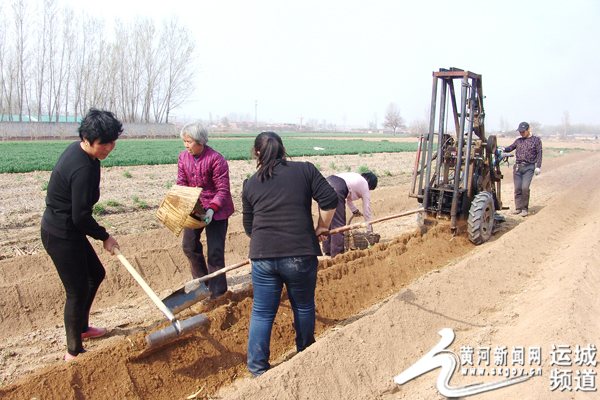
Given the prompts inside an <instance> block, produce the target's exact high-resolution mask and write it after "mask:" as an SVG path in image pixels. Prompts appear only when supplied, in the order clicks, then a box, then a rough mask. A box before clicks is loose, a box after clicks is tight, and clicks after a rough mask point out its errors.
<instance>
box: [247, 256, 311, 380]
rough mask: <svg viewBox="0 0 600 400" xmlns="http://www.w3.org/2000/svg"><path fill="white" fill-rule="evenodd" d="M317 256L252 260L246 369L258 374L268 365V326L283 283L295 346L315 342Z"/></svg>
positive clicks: (276, 305) (265, 369)
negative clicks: (289, 307)
mask: <svg viewBox="0 0 600 400" xmlns="http://www.w3.org/2000/svg"><path fill="white" fill-rule="evenodd" d="M318 266H319V260H318V259H317V257H316V256H309V257H286V258H265V259H256V260H252V286H253V290H254V303H253V305H252V318H251V319H250V328H249V333H248V370H249V371H250V373H251V374H252V375H253V376H255V377H257V376H259V375H261V374H263V373H264V372H266V371H267V370H268V369H269V368H270V365H269V357H270V355H271V350H270V347H269V346H270V343H271V329H272V328H273V321H274V320H275V315H276V314H277V309H278V308H279V302H280V300H281V291H282V289H283V284H284V283H285V286H286V288H287V293H288V297H289V299H290V304H291V306H292V310H293V312H294V327H295V329H296V349H297V351H298V352H300V351H302V350H304V349H305V348H307V347H308V346H310V345H311V344H313V343H314V342H315V336H314V335H315V287H316V285H317V267H318Z"/></svg>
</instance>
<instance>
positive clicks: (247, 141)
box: [0, 137, 417, 173]
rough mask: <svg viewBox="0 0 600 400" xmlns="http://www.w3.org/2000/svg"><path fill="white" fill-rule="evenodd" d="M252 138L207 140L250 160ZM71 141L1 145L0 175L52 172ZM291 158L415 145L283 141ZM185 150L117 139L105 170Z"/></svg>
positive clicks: (170, 159)
mask: <svg viewBox="0 0 600 400" xmlns="http://www.w3.org/2000/svg"><path fill="white" fill-rule="evenodd" d="M253 141H254V137H249V138H236V139H210V141H209V143H208V145H209V146H210V147H212V148H213V149H215V150H216V151H218V152H219V153H221V154H223V156H225V158H226V159H228V160H245V159H249V158H250V149H251V148H252V144H253ZM70 143H71V142H70V141H27V142H0V173H17V172H32V171H51V170H52V168H53V167H54V164H56V160H58V157H59V156H60V154H61V153H62V152H63V150H64V149H65V148H66V147H67V145H69V144H70ZM283 144H284V146H285V148H286V151H287V153H288V155H289V156H290V157H300V156H313V155H338V154H370V153H397V152H403V151H416V148H417V144H416V143H401V142H389V141H387V140H382V141H366V140H362V139H352V140H333V139H318V138H311V139H308V138H307V139H304V138H285V137H284V138H283ZM183 150H184V147H183V143H182V141H181V140H180V139H156V140H149V139H140V140H137V139H129V140H119V141H117V145H116V147H115V149H114V150H113V151H112V153H110V155H109V156H108V157H107V158H106V160H104V161H102V165H103V166H105V167H112V166H129V165H159V164H175V163H177V158H178V156H179V153H180V152H181V151H183Z"/></svg>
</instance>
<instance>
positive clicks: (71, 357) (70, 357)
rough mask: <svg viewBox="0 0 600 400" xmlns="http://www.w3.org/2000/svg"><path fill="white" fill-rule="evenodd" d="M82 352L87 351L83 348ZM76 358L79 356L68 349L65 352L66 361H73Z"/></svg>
mask: <svg viewBox="0 0 600 400" xmlns="http://www.w3.org/2000/svg"><path fill="white" fill-rule="evenodd" d="M82 353H85V350H82V351H81V353H79V354H82ZM76 358H77V356H74V355H72V354H71V353H69V352H68V351H67V352H66V353H65V361H66V362H71V361H73V360H74V359H76Z"/></svg>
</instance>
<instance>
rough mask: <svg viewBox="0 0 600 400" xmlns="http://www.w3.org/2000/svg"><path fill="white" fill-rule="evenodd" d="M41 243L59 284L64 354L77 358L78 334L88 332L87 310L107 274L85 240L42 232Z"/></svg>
mask: <svg viewBox="0 0 600 400" xmlns="http://www.w3.org/2000/svg"><path fill="white" fill-rule="evenodd" d="M41 235H42V243H43V245H44V248H45V249H46V252H47V253H48V255H49V256H50V258H51V259H52V262H54V266H55V267H56V270H57V271H58V276H59V277H60V280H61V281H62V284H63V286H64V287H65V291H66V292H67V300H66V302H65V316H64V318H65V330H66V332H67V350H68V352H69V354H71V355H73V356H76V355H77V354H79V353H81V352H82V351H83V345H82V343H81V334H82V333H83V332H86V331H87V330H88V328H89V316H90V309H91V308H92V302H93V301H94V298H95V297H96V292H97V291H98V287H100V283H102V281H103V280H104V276H105V275H106V271H105V270H104V267H103V266H102V263H101V262H100V260H99V259H98V255H97V254H96V252H95V251H94V248H93V247H92V245H91V244H90V242H89V240H88V239H87V237H86V236H81V237H80V238H78V239H63V238H59V237H57V236H54V235H52V234H51V233H50V232H48V231H46V230H45V229H42V231H41Z"/></svg>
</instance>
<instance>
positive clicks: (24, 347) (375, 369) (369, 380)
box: [0, 139, 600, 399]
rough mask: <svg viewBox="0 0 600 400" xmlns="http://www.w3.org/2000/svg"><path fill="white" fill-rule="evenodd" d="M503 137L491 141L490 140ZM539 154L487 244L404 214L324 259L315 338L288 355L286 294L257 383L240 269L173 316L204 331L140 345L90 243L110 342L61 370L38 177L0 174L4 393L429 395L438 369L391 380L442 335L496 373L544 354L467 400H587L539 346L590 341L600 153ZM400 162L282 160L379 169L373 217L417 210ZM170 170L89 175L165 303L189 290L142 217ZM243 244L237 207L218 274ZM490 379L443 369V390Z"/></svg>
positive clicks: (59, 293)
mask: <svg viewBox="0 0 600 400" xmlns="http://www.w3.org/2000/svg"><path fill="white" fill-rule="evenodd" d="M503 141H506V142H507V143H503ZM510 142H511V141H510V140H508V139H505V140H500V145H508V144H510ZM544 146H545V154H546V155H547V157H545V160H544V163H543V166H542V173H541V174H540V175H539V176H537V177H535V178H534V181H533V184H532V197H531V202H530V204H531V206H530V207H531V208H530V215H529V216H528V217H527V218H523V217H520V216H515V215H511V214H510V213H509V211H510V210H502V211H501V212H500V213H501V214H503V215H504V216H505V217H506V221H505V222H503V223H501V224H499V225H498V229H497V230H496V232H495V233H494V235H493V236H492V238H491V239H490V241H488V242H487V243H484V244H482V245H480V246H474V245H473V244H472V243H471V242H469V241H468V239H467V237H466V234H465V232H463V231H462V230H461V231H459V234H458V235H453V234H452V232H451V231H450V229H449V226H448V224H447V223H445V222H443V221H440V223H438V224H437V225H435V226H432V227H430V228H429V229H428V230H427V231H425V230H421V229H420V228H419V226H418V224H417V220H416V218H415V217H414V216H410V217H404V218H399V219H392V220H388V221H385V222H381V223H379V224H376V225H374V226H373V227H374V231H375V232H376V233H379V234H380V235H381V241H380V243H378V244H376V245H374V246H373V247H371V248H370V249H366V250H358V251H351V252H348V253H345V254H341V255H339V256H337V257H336V258H334V259H330V258H328V257H321V259H320V264H319V278H318V283H317V293H316V296H315V300H316V307H317V326H316V335H317V342H316V343H315V344H314V345H312V346H311V347H309V348H308V349H307V350H305V351H304V352H302V353H300V354H295V350H294V348H295V345H294V329H293V326H292V322H293V316H292V313H291V308H290V305H289V302H288V301H287V297H286V295H285V293H284V295H283V301H282V304H281V307H280V309H279V313H278V315H277V318H276V321H275V324H274V328H273V336H272V343H271V363H272V366H273V368H272V369H271V370H269V371H268V372H267V373H265V374H264V375H262V376H261V377H260V378H258V379H251V378H250V377H249V373H248V370H247V368H246V365H245V362H246V343H247V334H248V325H249V319H250V312H251V308H252V287H251V284H250V275H249V274H250V267H248V266H245V267H241V268H239V269H236V270H234V271H231V272H229V273H228V274H227V279H228V284H229V292H228V293H227V294H226V295H225V296H223V297H221V298H219V299H216V300H205V301H203V302H201V303H198V304H196V305H194V306H192V307H190V308H189V309H187V310H185V311H183V312H182V313H180V314H179V315H178V317H179V318H180V319H185V318H187V317H190V316H193V315H196V314H198V313H206V315H207V317H208V323H207V324H206V325H204V326H203V327H202V328H200V329H199V330H197V331H195V332H193V333H192V334H190V335H187V336H185V337H183V338H181V339H178V340H176V341H174V342H172V343H169V344H167V345H165V346H163V347H160V348H158V349H153V350H150V351H148V350H146V351H145V350H144V347H145V339H144V337H145V336H146V335H147V334H148V333H150V332H152V331H154V330H156V329H158V328H161V327H164V326H167V325H168V322H166V320H165V318H164V317H163V315H162V313H161V312H160V311H159V310H158V309H157V307H156V306H155V305H154V303H152V302H151V301H150V299H149V298H148V296H147V295H146V294H145V293H144V292H143V290H142V289H141V288H140V287H139V285H138V284H137V283H136V282H135V281H134V280H133V278H132V277H131V276H130V275H129V274H128V272H127V270H126V269H125V268H124V267H123V266H122V265H121V264H120V263H119V261H118V260H117V259H116V258H114V257H112V256H110V255H109V254H108V253H107V252H105V251H104V250H102V248H101V246H100V243H97V242H95V243H94V246H95V247H96V250H97V252H98V254H99V256H100V258H101V260H102V262H103V264H104V266H105V268H106V271H107V275H106V279H105V281H104V282H103V283H102V285H101V287H100V291H99V293H98V296H97V298H96V301H95V303H94V306H93V308H92V313H91V323H92V325H93V326H104V327H106V328H107V329H108V331H109V333H108V335H107V336H106V337H103V338H99V339H93V340H86V341H85V343H84V346H85V348H86V349H87V350H88V352H87V353H85V354H82V355H80V356H79V357H78V358H77V360H76V361H74V362H71V363H66V362H64V361H63V360H62V358H63V356H64V353H65V338H64V326H63V322H62V309H63V306H64V289H63V288H62V285H61V283H60V280H59V279H58V276H57V274H56V272H55V269H54V266H53V264H52V262H51V260H50V259H49V257H48V256H47V254H46V253H45V252H44V250H43V248H42V247H41V245H40V242H39V222H40V218H41V214H42V212H43V210H44V198H45V192H44V191H43V190H42V187H43V185H44V183H45V182H47V180H48V178H49V175H50V173H49V172H34V173H28V174H3V175H0V224H1V229H0V259H1V260H0V285H1V288H0V305H1V307H0V354H1V355H0V382H1V384H2V385H1V386H0V397H1V398H3V399H33V398H37V399H116V398H118V399H194V398H198V399H225V398H226V399H266V398H278V399H330V398H334V399H401V398H407V399H417V398H418V399H439V398H443V396H441V395H440V394H439V392H438V390H437V386H436V383H435V382H436V380H437V376H438V374H439V370H435V371H432V372H430V373H428V374H425V375H423V376H420V377H418V378H415V379H413V380H411V381H409V382H407V383H406V384H404V385H397V384H396V383H394V377H395V376H396V375H398V374H400V373H401V372H403V371H404V370H406V369H407V368H409V367H410V366H411V365H413V364H414V363H416V362H417V361H418V360H419V359H420V358H421V357H422V356H423V355H425V354H426V353H427V352H428V351H430V350H431V349H432V348H433V346H435V345H436V344H437V343H438V342H439V340H440V336H439V335H438V332H440V331H441V330H442V329H443V328H451V329H452V330H453V331H454V333H455V334H456V339H455V342H454V343H453V344H452V345H450V346H449V347H448V349H449V350H451V351H453V352H454V353H456V354H458V355H459V360H458V361H461V359H460V355H462V353H461V350H462V348H463V346H471V347H474V348H475V354H477V349H478V347H479V346H487V347H491V348H492V349H494V348H495V347H496V346H500V347H502V346H506V347H507V349H508V351H509V361H510V351H511V350H512V349H513V347H515V346H524V347H525V348H526V349H528V348H531V347H541V349H542V353H541V355H542V357H541V358H542V359H541V366H539V368H540V371H541V376H536V377H534V378H532V379H530V380H528V381H526V382H524V383H519V384H515V385H512V386H509V387H507V388H503V389H498V390H494V391H489V392H486V393H483V394H480V395H479V396H480V397H481V398H485V399H506V398H519V397H520V398H526V399H537V398H540V399H542V398H543V399H546V398H548V397H551V398H552V399H554V398H556V399H563V398H565V399H566V398H569V399H572V398H582V399H591V398H594V397H593V396H594V394H593V393H588V392H586V391H584V390H576V389H575V388H576V379H575V378H576V377H577V376H578V375H577V372H580V373H581V372H583V370H584V368H587V369H589V370H594V371H595V372H597V368H596V367H595V365H594V366H593V367H592V366H590V367H586V366H585V365H584V366H583V367H582V366H579V365H577V364H575V363H573V364H572V366H571V367H569V368H568V369H570V370H571V371H572V375H573V380H572V390H566V389H565V388H564V387H560V388H558V389H556V390H551V384H552V383H553V382H555V380H552V379H551V375H552V374H553V370H555V369H557V366H556V365H555V364H556V363H553V362H552V361H553V358H552V353H551V351H552V347H553V345H554V346H561V345H568V346H570V348H571V349H572V358H573V360H575V348H576V346H577V345H579V346H581V347H582V348H584V347H586V346H588V345H589V344H595V345H598V344H599V342H600V341H599V340H598V339H599V335H598V332H599V331H600V322H598V318H597V315H598V313H599V312H600V300H599V299H598V296H597V295H596V293H595V291H596V288H597V287H598V285H599V284H600V272H599V270H598V267H599V264H600V246H599V245H598V239H597V238H598V237H599V234H600V223H599V221H600V209H598V207H596V204H598V201H600V177H599V176H598V174H597V171H598V169H599V168H600V153H598V152H597V150H598V145H597V144H595V143H591V144H584V143H575V144H574V143H568V142H557V143H553V142H550V141H544ZM569 148H571V149H573V148H578V149H580V150H578V151H573V150H566V149H569ZM559 149H560V150H564V152H563V154H560V150H559ZM581 149H584V150H581ZM414 157H415V154H414V153H395V154H373V155H372V156H369V155H367V156H362V157H360V156H358V155H356V156H330V157H309V158H296V160H308V161H311V162H313V163H318V164H319V165H320V168H321V171H322V173H323V174H324V175H325V176H327V175H329V174H332V173H336V172H341V171H345V170H346V166H349V167H350V168H351V169H352V170H353V171H356V170H357V169H358V167H359V166H361V165H366V166H368V167H369V168H371V169H372V170H375V171H376V172H377V173H378V175H379V186H378V188H377V189H376V190H375V191H373V192H372V209H373V217H374V218H381V217H384V216H388V215H394V214H397V213H400V212H403V211H407V210H412V209H415V208H417V207H418V203H417V201H416V200H415V199H413V198H410V197H408V195H407V194H408V192H409V187H410V182H411V173H412V168H413V165H414ZM230 171H231V182H232V193H233V196H234V202H235V206H236V209H237V210H240V209H241V197H240V196H241V184H242V181H243V179H245V178H246V176H247V174H251V173H253V172H254V163H253V162H246V161H232V162H230ZM504 175H505V179H504V180H503V202H504V206H506V207H509V208H510V209H512V208H513V205H514V202H513V200H512V197H513V190H512V173H511V172H510V170H509V169H508V167H505V171H504ZM175 176H176V166H175V165H165V166H147V167H114V168H104V169H103V170H102V182H101V200H100V203H101V204H102V205H103V206H104V208H105V211H106V212H105V213H104V214H102V215H100V216H99V221H100V222H101V223H102V224H104V225H105V226H106V227H107V229H108V230H109V232H110V233H111V234H113V235H114V236H115V237H116V238H117V240H118V241H119V244H120V247H121V250H122V252H123V254H124V255H125V257H126V258H127V259H128V260H129V261H130V262H131V263H132V264H133V265H134V266H135V267H136V269H137V270H138V271H139V272H140V273H141V274H142V276H143V277H144V279H145V280H146V282H147V283H148V284H149V286H150V287H152V288H153V289H154V290H155V291H156V293H157V294H158V295H159V297H161V298H164V297H165V296H167V295H169V294H170V293H172V292H173V291H175V290H177V289H178V288H180V287H182V286H183V285H184V284H185V282H186V281H188V280H190V279H191V275H190V272H189V267H188V264H187V260H186V259H185V257H184V256H183V254H182V251H181V246H180V238H178V237H176V236H175V235H174V234H173V233H171V232H170V231H169V230H167V229H166V228H164V227H163V226H162V224H161V223H160V222H159V221H158V220H157V219H156V217H155V215H156V211H157V209H158V207H159V205H160V202H161V201H162V199H163V198H164V196H165V194H166V193H167V191H168V187H169V186H170V185H171V184H172V183H173V182H174V179H175ZM358 203H359V208H360V202H358ZM248 244H249V239H248V238H247V237H246V235H245V234H244V232H243V228H242V223H241V215H240V214H239V211H238V212H236V214H234V215H233V216H232V217H231V219H230V225H229V230H228V241H227V249H226V264H227V265H232V264H235V263H237V262H239V261H243V260H245V259H246V257H247V252H248ZM525 359H526V360H527V354H526V356H525ZM476 360H477V358H476V356H475V355H474V356H473V361H474V362H476ZM493 362H494V361H493V360H492V363H493ZM493 366H494V365H492V366H490V367H489V368H491V367H493ZM509 366H510V364H509ZM526 369H527V370H529V366H527V367H526ZM502 378H504V376H503V377H502ZM497 379H499V377H497V376H496V377H491V376H484V377H464V376H460V374H459V372H456V373H455V374H454V376H453V378H452V381H451V382H450V384H451V386H460V385H467V384H470V383H476V382H480V381H484V382H491V381H494V380H497ZM561 389H562V390H561Z"/></svg>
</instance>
